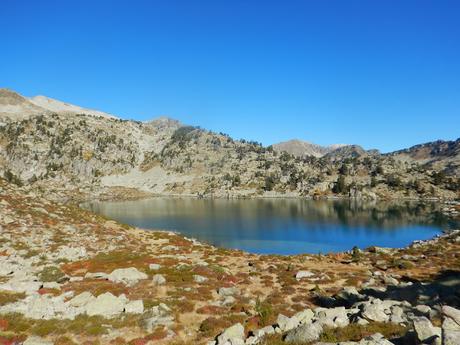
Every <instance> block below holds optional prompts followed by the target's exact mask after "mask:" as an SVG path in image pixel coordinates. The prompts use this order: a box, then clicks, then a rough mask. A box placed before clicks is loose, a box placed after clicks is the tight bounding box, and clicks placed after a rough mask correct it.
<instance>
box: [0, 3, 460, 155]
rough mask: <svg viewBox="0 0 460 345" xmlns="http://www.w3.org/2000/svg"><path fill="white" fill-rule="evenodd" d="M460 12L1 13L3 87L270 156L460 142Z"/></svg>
mask: <svg viewBox="0 0 460 345" xmlns="http://www.w3.org/2000/svg"><path fill="white" fill-rule="evenodd" d="M459 16H460V1H456V0H453V1H443V0H432V1H426V0H413V1H405V0H398V1H392V0H385V1H384V0H376V1H368V0H362V1H355V0H348V1H344V0H336V1H334V0H318V1H308V0H303V1H289V0H286V1H281V0H280V1H269V0H265V1H262V0H260V1H250V0H246V1H242V0H232V1H223V0H222V1H219V0H212V1H192V0H184V1H174V0H165V1H154V0H152V1H136V0H131V1H117V0H112V1H108V0H98V1H86V0H80V1H70V0H69V1H47V0H41V1H35V0H34V1H22V0H1V1H0V30H1V31H0V32H2V43H1V46H0V87H8V88H11V89H14V90H16V91H18V92H20V93H22V94H24V95H27V96H32V95H37V94H44V95H47V96H50V97H53V98H57V99H60V100H63V101H67V102H71V103H74V104H77V105H81V106H86V107H91V108H95V109H100V110H104V111H107V112H111V113H114V114H117V115H119V116H121V117H123V118H134V119H138V120H147V119H151V118H154V117H157V116H160V115H168V116H170V117H173V118H176V119H179V120H181V121H182V122H184V123H187V124H193V125H199V126H201V127H204V128H208V129H212V130H215V131H223V132H226V133H229V134H230V135H232V136H233V137H235V138H246V139H252V140H257V141H260V142H262V143H263V144H265V145H268V144H271V143H274V142H278V141H282V140H287V139H290V138H300V139H304V140H309V141H312V142H315V143H319V144H323V145H324V144H332V143H357V144H361V145H363V146H364V147H366V148H378V149H380V150H382V151H384V152H386V151H391V150H395V149H399V148H403V147H407V146H411V145H414V144H417V143H421V142H426V141H431V140H436V139H456V138H457V137H460V20H459Z"/></svg>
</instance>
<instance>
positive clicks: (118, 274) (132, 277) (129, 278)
mask: <svg viewBox="0 0 460 345" xmlns="http://www.w3.org/2000/svg"><path fill="white" fill-rule="evenodd" d="M147 278H148V275H147V274H145V273H144V272H140V271H139V270H138V269H137V268H135V267H129V268H117V269H116V270H114V271H113V272H112V273H110V274H109V276H108V279H109V280H110V281H112V282H114V283H123V284H126V285H128V286H132V285H135V284H136V283H137V282H138V281H139V280H142V279H147Z"/></svg>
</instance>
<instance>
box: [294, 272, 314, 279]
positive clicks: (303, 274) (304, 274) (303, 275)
mask: <svg viewBox="0 0 460 345" xmlns="http://www.w3.org/2000/svg"><path fill="white" fill-rule="evenodd" d="M314 275H315V274H314V273H313V272H310V271H299V272H297V274H296V275H295V279H297V280H300V279H303V278H310V277H313V276H314Z"/></svg>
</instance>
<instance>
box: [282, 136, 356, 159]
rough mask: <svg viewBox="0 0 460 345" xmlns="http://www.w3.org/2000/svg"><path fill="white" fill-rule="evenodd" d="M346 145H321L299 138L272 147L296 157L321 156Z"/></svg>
mask: <svg viewBox="0 0 460 345" xmlns="http://www.w3.org/2000/svg"><path fill="white" fill-rule="evenodd" d="M345 146H348V145H347V144H333V145H330V146H321V145H317V144H314V143H311V142H309V141H305V140H300V139H291V140H288V141H283V142H280V143H278V144H274V145H273V148H274V149H275V150H276V151H285V152H287V153H290V154H292V155H294V156H297V157H304V156H314V157H317V158H319V157H323V156H324V155H326V154H328V153H330V152H332V151H334V150H336V149H339V148H341V147H345Z"/></svg>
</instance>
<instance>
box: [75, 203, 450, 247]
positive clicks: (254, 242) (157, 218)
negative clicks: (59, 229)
mask: <svg viewBox="0 0 460 345" xmlns="http://www.w3.org/2000/svg"><path fill="white" fill-rule="evenodd" d="M82 206H83V207H86V208H88V209H91V210H92V211H94V212H96V213H100V214H103V215H105V216H107V217H109V218H112V219H116V220H118V221H121V222H123V223H127V224H131V225H134V226H138V227H141V228H147V229H168V230H177V231H178V232H180V233H182V234H184V235H185V236H188V237H194V238H197V239H199V240H201V241H205V242H208V243H211V244H214V245H217V246H222V247H227V248H238V249H243V250H247V251H249V252H253V253H277V254H295V253H318V252H323V253H326V252H332V251H334V252H335V251H343V250H349V249H351V248H352V247H353V246H355V245H356V246H358V247H360V248H365V247H368V246H371V245H377V246H384V247H401V246H405V245H407V244H409V243H410V242H412V241H413V240H416V239H427V238H430V237H432V236H434V235H436V234H438V233H440V231H441V230H443V229H448V228H452V227H454V226H456V225H457V224H452V223H449V221H448V220H447V219H446V218H445V217H444V216H443V215H442V214H441V213H439V212H438V206H437V205H436V204H431V203H411V202H402V203H395V202H374V203H362V202H356V201H348V200H346V201H344V200H339V201H337V200H335V201H331V200H321V201H316V200H300V199H249V200H222V199H217V200H210V199H191V198H190V199H188V198H184V199H178V198H154V199H148V200H137V201H123V202H100V203H88V204H85V205H82Z"/></svg>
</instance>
